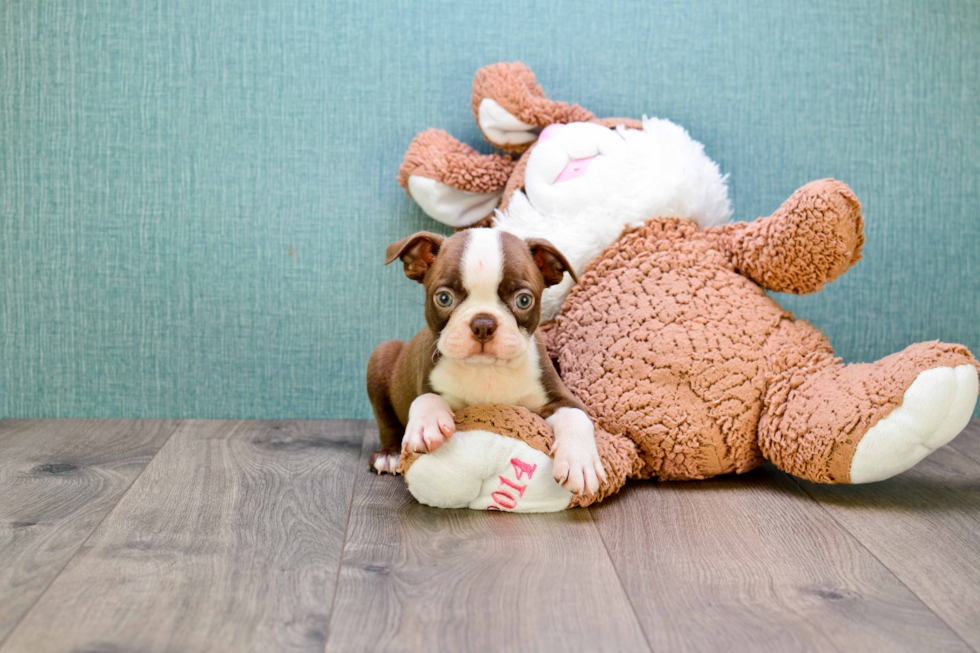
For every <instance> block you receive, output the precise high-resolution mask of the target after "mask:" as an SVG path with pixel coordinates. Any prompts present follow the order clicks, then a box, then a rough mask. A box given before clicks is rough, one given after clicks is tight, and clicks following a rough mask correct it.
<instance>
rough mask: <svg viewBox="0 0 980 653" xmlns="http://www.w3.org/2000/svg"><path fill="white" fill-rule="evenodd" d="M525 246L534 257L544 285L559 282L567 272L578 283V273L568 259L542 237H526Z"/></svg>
mask: <svg viewBox="0 0 980 653" xmlns="http://www.w3.org/2000/svg"><path fill="white" fill-rule="evenodd" d="M527 246H528V247H529V248H530V250H531V256H532V257H534V264H535V265H537V266H538V269H539V270H541V276H543V277H544V285H545V286H548V287H550V286H553V285H555V284H557V283H561V279H562V276H564V274H565V273H566V272H567V273H568V274H570V275H572V281H574V282H575V283H578V275H577V274H575V270H574V268H572V266H571V265H570V264H569V263H568V259H566V258H565V256H564V255H563V254H562V253H561V252H559V251H558V248H557V247H555V246H554V245H552V244H551V243H549V242H548V241H547V240H545V239H544V238H528V239H527Z"/></svg>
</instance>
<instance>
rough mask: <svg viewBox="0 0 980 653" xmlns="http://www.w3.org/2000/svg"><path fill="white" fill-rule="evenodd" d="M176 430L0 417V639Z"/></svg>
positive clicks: (148, 424) (169, 424) (153, 424)
mask: <svg viewBox="0 0 980 653" xmlns="http://www.w3.org/2000/svg"><path fill="white" fill-rule="evenodd" d="M176 427H177V422H174V421H168V420H148V421H138V420H10V419H8V420H3V421H0V499H2V500H0V642H3V640H4V639H6V637H7V635H9V634H10V631H11V630H12V629H13V628H14V626H15V625H16V624H17V622H18V621H20V619H21V617H23V616H24V614H25V613H26V612H27V610H29V609H30V607H31V606H32V605H33V604H34V602H35V601H37V599H38V597H39V596H41V594H42V593H43V592H44V590H45V588H47V587H48V585H49V584H50V583H51V582H52V581H53V580H54V578H55V577H56V576H57V575H58V573H59V572H60V571H61V570H62V569H64V567H65V565H66V564H67V563H68V561H69V560H70V559H71V558H72V556H73V555H75V552H76V551H77V550H78V548H79V547H80V546H81V545H82V543H83V542H84V541H85V539H86V538H88V536H89V535H91V534H92V531H94V530H95V528H96V527H97V526H98V525H99V523H100V522H101V521H102V520H103V518H104V517H105V516H106V515H107V514H108V513H109V511H110V510H112V508H113V507H114V506H115V505H116V503H117V502H118V501H119V499H120V497H122V495H123V494H124V493H125V492H126V490H127V489H128V488H129V486H130V484H131V483H132V482H133V480H134V479H135V478H136V477H137V476H138V475H139V474H140V472H142V471H143V468H144V467H145V466H146V464H147V463H149V462H150V459H151V458H152V457H153V455H154V454H155V453H156V452H157V451H158V450H159V449H160V447H162V446H163V443H164V442H166V440H167V438H168V437H170V435H171V434H172V433H173V431H174V429H175V428H176Z"/></svg>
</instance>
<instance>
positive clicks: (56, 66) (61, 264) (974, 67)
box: [0, 0, 980, 417]
mask: <svg viewBox="0 0 980 653" xmlns="http://www.w3.org/2000/svg"><path fill="white" fill-rule="evenodd" d="M499 60H522V61H524V62H525V63H527V64H528V65H530V66H531V68H532V69H533V70H535V72H536V73H537V75H538V78H539V80H540V81H541V82H542V83H543V84H544V86H545V89H546V91H547V92H548V93H549V95H550V96H551V97H554V98H557V99H565V100H569V101H573V102H577V103H580V104H582V105H584V106H586V107H588V108H590V109H592V110H594V111H595V112H596V113H597V114H598V115H621V116H640V115H642V114H644V113H647V114H650V115H657V116H662V117H666V118H670V119H672V120H674V121H676V122H678V123H680V124H682V125H685V126H686V127H687V128H688V129H689V130H690V131H691V133H692V135H693V136H694V137H695V138H697V139H698V140H700V141H702V142H704V143H705V145H706V148H707V151H708V153H709V154H710V155H711V156H712V157H713V158H714V159H715V160H717V161H718V162H719V164H720V165H721V168H722V170H723V171H725V172H728V173H730V174H731V190H732V197H733V201H734V207H735V211H736V218H738V219H752V218H755V217H756V216H759V215H764V214H768V213H770V212H771V211H772V210H774V209H775V208H776V207H777V206H778V205H779V204H780V203H781V202H782V200H784V199H785V198H786V197H788V196H789V195H790V193H792V191H793V190H794V189H795V188H797V187H798V186H800V185H802V184H804V183H806V182H807V181H810V180H812V179H817V178H821V177H827V176H834V177H837V178H839V179H842V180H845V181H846V182H847V183H849V184H850V185H851V186H852V187H853V188H854V190H855V191H856V192H857V194H858V196H859V197H860V198H861V200H862V202H863V203H864V206H865V215H866V218H867V237H868V243H867V247H866V250H865V252H866V253H865V258H864V260H863V261H862V262H861V263H860V264H859V265H858V266H857V267H856V268H854V269H853V270H851V271H850V272H849V273H848V274H847V275H846V276H845V277H843V278H842V279H841V280H839V281H837V282H835V283H834V284H832V285H831V286H830V287H828V288H827V289H826V290H825V291H823V292H821V293H819V294H817V295H813V296H810V297H802V298H797V297H781V300H782V301H784V304H785V305H786V306H787V307H788V308H790V309H792V310H793V311H795V312H796V313H797V315H799V316H801V317H806V318H809V319H810V320H811V321H812V322H813V323H815V324H816V325H817V326H819V327H820V328H822V329H824V331H825V332H826V333H827V334H828V335H829V336H830V337H831V339H832V341H833V342H834V343H835V345H836V347H837V349H838V352H839V353H840V354H841V355H842V356H843V357H844V358H845V359H846V360H849V361H864V360H872V359H874V358H877V357H880V356H883V355H885V354H888V353H891V352H893V351H896V350H898V349H900V348H902V347H904V346H905V345H907V344H909V343H911V342H914V341H917V340H927V339H936V338H938V339H942V340H947V341H953V342H962V343H964V344H966V345H968V346H970V347H971V348H972V349H973V350H974V351H975V352H980V3H977V2H976V1H975V0H954V1H949V2H927V1H925V0H900V1H896V2H843V1H840V0H832V1H825V2H791V1H788V0H784V1H773V0H766V1H759V2H748V1H747V0H734V1H732V0H716V1H712V2H690V1H689V0H670V1H665V2H646V1H642V0H635V1H631V2H625V1H622V0H607V1H606V2H601V3H600V2H582V3H571V2H565V1H562V0H557V1H555V0H551V1H547V2H521V3H518V2H496V1H484V0H480V1H475V0H455V1H454V2H446V3H442V2H432V1H417V0H410V1H409V0H402V1H398V2H396V1H390V2H378V3H376V4H372V3H370V2H360V1H354V2H325V1H323V0H281V1H276V2H269V1H262V0H254V1H251V2H242V3H238V2H230V1H225V0H221V1H217V0H213V1H212V0H166V1H162V0H158V1H150V0H130V1H125V0H113V1H111V2H109V1H106V0H74V1H73V2H47V1H41V0H22V1H17V0H7V1H5V2H2V3H0V291H2V292H0V415H3V416H147V417H157V416H174V417H177V416H200V417H232V416H236V417H341V416H357V417H364V416H367V415H369V414H370V413H369V407H368V404H367V401H366V399H365V397H364V391H363V374H364V372H363V370H364V365H365V362H366V360H367V356H368V354H369V352H370V351H371V349H372V347H373V346H374V345H376V344H378V343H379V342H381V341H382V340H386V339H389V338H393V337H401V338H408V337H410V336H411V335H412V334H413V333H414V332H415V331H416V330H417V329H418V328H420V326H421V325H422V311H421V309H420V307H419V306H418V304H417V302H418V301H419V298H420V291H419V289H418V288H417V287H416V286H415V285H414V284H412V283H411V282H409V281H408V280H406V279H405V278H404V277H403V276H402V275H401V273H400V272H399V271H398V270H396V269H393V268H384V269H383V268H382V267H381V262H382V252H383V250H384V246H385V245H386V244H387V243H388V242H390V241H391V240H394V239H396V238H398V237H401V236H403V235H406V234H408V233H410V232H412V231H414V230H417V229H419V228H423V227H424V228H433V226H434V223H432V222H431V221H429V220H428V219H427V218H426V217H425V216H424V215H423V214H422V212H421V211H420V210H419V209H418V208H416V207H415V206H414V205H413V204H412V203H411V201H410V200H409V199H408V197H407V196H406V195H405V194H404V192H403V191H402V190H401V189H400V188H398V187H397V185H396V182H395V172H396V170H397V167H398V164H399V162H400V160H401V156H402V154H403V152H404V150H405V148H406V147H407V145H408V143H409V142H410V141H411V139H412V137H413V135H414V134H415V133H416V132H418V131H421V130H423V129H425V128H427V127H431V126H437V127H442V128H445V129H447V130H448V131H450V132H451V133H453V134H454V135H456V136H457V137H458V138H460V139H461V140H464V141H468V142H470V143H473V144H478V143H480V142H481V139H480V135H479V132H478V131H477V129H476V127H475V125H474V124H473V120H472V116H471V113H470V108H469V94H470V83H471V80H472V77H473V73H474V72H475V71H476V69H477V68H479V67H480V66H482V65H484V64H488V63H492V62H495V61H499ZM480 147H483V149H484V150H486V148H485V147H484V146H482V145H481V146H480Z"/></svg>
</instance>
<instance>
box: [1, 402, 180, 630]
mask: <svg viewBox="0 0 980 653" xmlns="http://www.w3.org/2000/svg"><path fill="white" fill-rule="evenodd" d="M182 423H183V420H177V421H176V422H174V426H173V429H171V431H170V433H169V434H168V435H167V439H166V440H164V441H163V444H161V445H160V447H159V448H158V449H157V450H156V451H154V452H153V455H152V456H150V459H149V460H147V461H146V464H145V465H143V469H141V470H140V471H139V474H137V475H136V476H134V477H133V480H132V481H130V483H129V485H127V486H126V489H125V490H124V491H123V492H122V493H120V494H119V498H118V499H117V500H116V503H115V504H113V506H112V508H110V509H109V510H107V511H106V513H105V514H104V515H102V519H100V520H99V523H98V524H96V525H95V528H93V529H92V530H91V532H90V533H89V534H88V535H87V536H86V537H85V539H84V540H82V542H81V544H79V546H78V548H77V549H75V552H74V553H72V554H71V556H70V557H69V558H68V560H66V561H65V564H64V565H62V567H61V569H59V570H58V573H57V574H54V575H53V576H52V577H51V580H49V581H48V584H47V585H45V586H44V590H43V591H42V592H41V593H40V594H38V595H37V598H36V599H34V602H33V603H31V607H29V608H28V609H27V610H25V611H24V614H22V615H21V616H20V619H18V620H17V623H16V624H14V627H13V628H11V629H10V630H9V631H8V632H7V634H6V636H4V637H3V638H2V639H0V649H2V648H3V645H4V644H5V643H6V642H7V640H8V639H10V636H11V635H13V634H14V632H15V631H16V630H17V628H18V627H19V626H20V624H21V623H23V621H24V620H25V619H26V618H27V616H28V615H29V614H31V612H32V611H33V610H34V608H35V607H36V606H37V604H38V602H40V600H41V598H43V597H44V595H45V594H47V593H48V590H49V589H51V586H52V585H54V583H55V581H56V580H58V577H59V576H61V574H62V573H64V571H65V569H67V568H68V565H70V564H71V563H72V560H74V559H75V558H76V557H77V556H78V552H79V551H81V550H82V549H84V548H85V545H86V544H87V543H88V541H89V540H90V539H92V536H93V535H95V533H97V532H98V530H99V528H101V527H102V524H103V523H105V520H106V519H108V518H109V515H111V514H112V513H113V512H114V511H115V510H116V508H117V507H119V504H120V503H121V502H122V500H123V497H125V496H126V495H127V494H128V493H129V490H130V489H131V488H132V487H133V485H134V484H135V483H136V481H137V480H138V479H139V477H140V476H142V475H143V472H145V471H146V468H147V467H149V466H150V463H151V462H153V459H154V458H156V457H157V456H158V455H159V454H160V452H161V451H162V450H163V448H164V447H165V446H167V443H168V442H170V439H171V438H173V437H174V433H176V432H177V431H178V430H179V429H180V425H181V424H182Z"/></svg>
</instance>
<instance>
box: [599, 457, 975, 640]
mask: <svg viewBox="0 0 980 653" xmlns="http://www.w3.org/2000/svg"><path fill="white" fill-rule="evenodd" d="M592 512H593V515H594V518H595V520H596V524H597V525H598V528H599V532H600V533H601V534H602V537H603V540H604V541H605V543H606V546H607V548H608V550H609V553H610V556H611V557H612V560H613V563H614V564H615V565H616V568H617V569H618V571H619V576H620V578H622V579H623V583H624V586H625V588H626V591H627V593H628V595H629V596H630V598H631V600H632V602H633V605H634V607H635V608H636V612H637V615H638V616H639V619H640V623H642V624H643V627H644V629H645V631H646V634H647V637H648V639H649V640H650V644H651V646H652V647H653V649H654V650H655V651H705V650H718V651H722V650H723V651H752V652H753V653H759V652H760V651H800V650H820V651H849V652H850V651H927V650H942V651H968V650H969V648H968V647H967V646H966V645H965V644H964V643H963V642H962V641H961V640H960V639H959V638H958V637H957V636H956V634H955V633H953V632H952V631H951V630H950V629H949V628H948V627H947V626H946V625H945V624H944V623H943V622H942V621H941V620H940V619H939V618H937V617H936V615H934V614H933V613H932V612H931V611H930V610H929V609H928V608H927V607H926V606H925V605H924V604H923V603H922V602H921V601H920V600H919V599H917V598H916V597H915V596H914V595H913V594H912V592H910V591H909V590H908V589H907V588H906V587H905V586H903V585H902V583H901V582H899V581H898V579H896V578H895V576H893V575H892V574H891V573H890V572H889V571H888V570H887V569H885V568H884V567H883V566H882V565H881V564H880V563H879V562H878V561H876V560H875V558H874V557H873V556H872V555H871V554H870V553H868V551H866V550H865V549H864V548H863V547H862V546H861V545H860V544H859V543H858V542H857V541H856V540H855V539H854V538H853V537H851V536H850V535H849V534H848V533H847V532H846V531H845V530H844V529H843V528H841V526H839V525H838V524H837V523H835V522H834V520H833V519H831V518H830V517H829V516H828V515H827V514H826V513H825V512H824V511H823V510H822V509H821V508H820V507H819V506H818V505H816V504H815V503H814V502H813V501H812V500H810V499H809V498H808V497H807V496H806V495H805V494H804V493H803V492H801V491H800V490H799V489H798V488H797V487H796V485H795V484H794V482H793V481H791V480H790V479H789V477H787V476H785V475H784V474H782V472H779V471H778V470H775V469H774V468H771V467H765V468H762V469H759V470H756V471H754V472H752V473H750V474H747V475H744V476H741V477H722V478H716V479H711V480H708V481H703V482H691V483H662V484H658V483H655V482H636V483H633V484H632V485H630V486H627V488H626V489H625V490H624V491H623V492H622V493H621V494H620V495H619V496H618V497H615V498H613V500H611V501H610V502H608V503H606V504H603V505H602V506H600V507H598V508H594V509H593V511H592Z"/></svg>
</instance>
